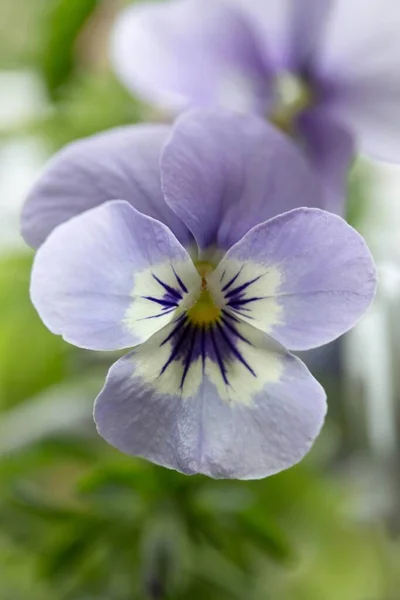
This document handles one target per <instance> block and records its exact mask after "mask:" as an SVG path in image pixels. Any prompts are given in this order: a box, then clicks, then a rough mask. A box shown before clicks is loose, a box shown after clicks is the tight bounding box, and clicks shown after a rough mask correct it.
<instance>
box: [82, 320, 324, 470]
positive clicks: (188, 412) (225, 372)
mask: <svg viewBox="0 0 400 600" xmlns="http://www.w3.org/2000/svg"><path fill="white" fill-rule="evenodd" d="M238 331H239V333H240V335H241V337H242V339H240V340H239V341H238V340H236V342H235V343H234V345H235V348H236V352H237V354H232V353H231V354H229V353H228V354H226V353H224V352H222V361H223V365H224V366H223V369H221V364H220V363H219V361H218V360H217V359H216V356H215V346H214V342H213V341H212V340H211V339H209V340H208V341H206V344H205V348H206V350H205V360H204V361H203V359H202V357H201V353H197V351H196V348H195V347H194V348H193V344H192V350H191V352H192V358H193V360H192V362H191V365H190V369H189V371H188V372H187V373H186V376H184V374H185V368H186V364H187V362H186V361H185V355H184V356H181V357H180V359H177V360H176V361H174V362H173V364H171V365H170V368H168V369H164V370H163V365H164V366H165V364H166V360H167V357H168V355H169V351H170V349H169V348H168V345H164V346H162V344H163V340H165V339H166V338H165V334H166V332H165V330H164V331H163V332H159V333H158V334H156V335H155V336H153V338H151V340H149V341H148V342H147V343H146V344H144V345H143V346H141V347H140V348H138V349H137V350H135V351H134V352H132V353H131V354H130V355H128V356H126V357H124V358H122V359H121V360H120V361H118V362H117V363H116V364H115V365H114V366H113V367H112V368H111V370H110V372H109V375H108V377H107V381H106V384H105V387H104V389H103V390H102V392H101V393H100V395H99V396H98V398H97V400H96V403H95V410H94V416H95V421H96V423H97V427H98V431H99V433H100V435H102V436H103V437H104V438H105V439H106V440H107V441H108V442H109V443H110V444H112V445H113V446H115V447H117V448H119V449H120V450H121V451H123V452H126V453H127V454H131V455H136V456H141V457H144V458H146V459H148V460H151V461H152V462H155V463H156V464H160V465H162V466H165V467H168V468H171V469H176V470H177V471H180V472H182V473H185V474H195V473H203V474H205V475H208V476H210V477H214V478H236V479H258V478H262V477H266V476H269V475H272V474H274V473H277V472H279V471H281V470H283V469H286V468H288V467H291V466H292V465H294V464H295V463H297V462H298V461H300V460H301V459H302V458H303V457H304V455H305V454H306V453H307V452H308V450H309V449H310V447H311V445H312V443H313V441H314V439H315V438H316V437H317V435H318V433H319V431H320V429H321V427H322V424H323V421H324V416H325V412H326V401H325V393H324V391H323V389H322V388H321V386H320V385H319V384H318V382H317V381H316V380H315V379H314V378H313V377H312V376H311V375H310V373H309V371H308V370H307V368H306V367H305V365H304V364H303V363H302V362H301V361H300V360H299V359H297V358H295V357H294V356H292V355H291V354H289V353H288V352H286V351H285V350H284V349H283V348H282V347H281V346H280V345H278V344H276V343H274V342H273V341H272V340H271V339H270V338H269V337H268V336H266V335H264V334H262V333H261V332H259V331H257V330H255V329H253V328H252V327H251V326H249V325H245V324H241V325H240V326H239V329H238ZM167 337H168V336H167ZM231 339H232V338H231ZM214 341H215V340H214ZM221 344H222V339H221V338H220V339H219V341H218V343H217V346H218V345H219V346H220V347H222V346H221ZM211 345H213V348H211ZM194 346H195V345H194ZM239 355H240V356H241V359H239V358H238V356H239ZM183 378H184V385H183V386H182V379H183Z"/></svg>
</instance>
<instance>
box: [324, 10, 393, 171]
mask: <svg viewBox="0 0 400 600" xmlns="http://www.w3.org/2000/svg"><path fill="white" fill-rule="evenodd" d="M355 23H356V24H357V26H356V27H355V25H354V24H355ZM399 31H400V4H399V2H397V0H368V1H367V2H365V0H352V1H351V2H349V1H348V0H336V1H335V3H334V10H332V13H331V16H330V19H329V23H328V26H327V28H326V32H325V36H324V42H323V44H322V45H321V47H320V49H319V52H318V55H317V56H316V64H315V71H316V73H317V75H318V76H319V77H320V78H321V80H322V81H323V82H324V85H325V86H326V87H327V93H326V96H327V102H328V103H329V108H330V110H331V111H332V115H333V116H334V117H335V118H336V119H337V120H339V119H340V120H341V121H342V122H343V123H345V124H346V126H347V127H349V128H350V129H351V130H352V131H353V132H354V133H355V134H356V135H357V137H358V138H359V141H360V149H361V150H362V151H363V152H366V153H369V154H372V155H374V156H376V157H378V158H382V159H385V160H393V161H399V160H400V102H399V97H400V76H399V73H400V35H399Z"/></svg>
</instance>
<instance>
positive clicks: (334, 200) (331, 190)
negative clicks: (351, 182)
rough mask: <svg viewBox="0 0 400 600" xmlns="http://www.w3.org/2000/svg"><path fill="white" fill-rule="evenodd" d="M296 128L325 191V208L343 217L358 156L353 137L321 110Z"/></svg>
mask: <svg viewBox="0 0 400 600" xmlns="http://www.w3.org/2000/svg"><path fill="white" fill-rule="evenodd" d="M297 128H298V132H299V134H300V138H301V139H302V141H303V143H304V145H305V150H306V152H307V154H308V156H309V158H310V160H311V163H312V165H313V166H314V168H315V170H316V172H317V173H318V174H319V176H320V177H321V181H322V185H323V186H324V188H325V203H324V206H323V208H324V209H325V210H329V212H333V213H336V214H339V215H343V214H344V203H345V200H346V196H347V184H348V175H349V171H350V167H351V164H352V162H353V159H354V156H355V143H354V139H353V135H352V134H351V132H350V131H349V130H348V129H347V128H346V127H344V126H342V125H340V124H339V123H337V122H336V121H335V120H334V119H332V118H331V117H330V116H329V114H327V113H326V111H324V110H322V109H320V110H317V109H313V110H309V111H306V112H303V113H302V114H301V115H300V116H299V117H298V120H297Z"/></svg>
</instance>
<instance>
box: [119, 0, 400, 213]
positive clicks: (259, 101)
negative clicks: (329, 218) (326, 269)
mask: <svg viewBox="0 0 400 600" xmlns="http://www.w3.org/2000/svg"><path fill="white" fill-rule="evenodd" d="M399 32H400V4H399V2H398V0H169V1H165V2H162V3H161V2H152V3H151V2H150V3H146V4H137V3H136V4H135V5H133V6H130V7H128V8H126V9H125V10H124V11H122V13H121V14H120V16H119V18H118V19H117V22H116V25H115V28H114V32H113V35H112V45H111V46H112V51H111V53H112V61H113V64H114V67H115V70H116V73H117V74H118V75H119V77H120V79H121V80H122V81H123V82H124V83H125V84H126V85H127V86H128V88H130V89H131V90H132V91H133V92H134V93H138V94H141V95H142V96H143V97H144V98H145V99H147V100H149V101H151V102H153V103H158V104H161V105H163V106H169V107H171V108H173V109H174V110H180V109H181V108H182V107H185V106H187V105H188V104H192V105H197V106H202V107H204V106H209V105H223V106H228V107H230V108H235V109H239V110H243V111H250V112H257V113H260V114H263V115H267V116H268V118H269V119H270V120H272V121H274V122H275V123H276V124H278V125H280V126H281V127H282V128H283V129H285V130H286V131H288V132H290V133H291V134H293V135H294V136H295V137H297V138H298V140H299V141H300V143H301V145H302V146H303V147H304V148H305V150H306V151H307V153H308V156H309V158H310V160H311V161H312V163H313V164H314V165H315V166H316V170H317V173H318V174H319V176H320V177H321V178H322V181H323V183H324V185H325V190H326V200H325V201H326V205H325V206H326V208H327V209H329V210H333V211H335V212H341V210H342V203H343V199H344V198H345V185H346V178H347V173H348V169H349V166H350V164H351V161H352V158H353V156H354V151H355V149H356V146H357V147H358V149H359V150H360V151H362V152H365V153H367V154H370V155H373V156H376V157H378V158H382V159H387V160H392V161H399V160H400V34H399Z"/></svg>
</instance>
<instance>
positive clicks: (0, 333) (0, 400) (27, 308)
mask: <svg viewBox="0 0 400 600" xmlns="http://www.w3.org/2000/svg"><path fill="white" fill-rule="evenodd" d="M31 265H32V256H31V255H30V254H21V255H18V254H17V255H10V256H6V257H3V258H0V407H3V408H6V407H9V406H12V405H14V404H16V403H19V402H22V401H24V400H25V399H26V398H29V397H31V396H34V395H35V394H37V393H38V392H40V391H41V390H43V389H45V388H46V387H48V386H51V385H53V384H54V383H56V382H57V381H60V380H61V379H63V378H64V377H65V376H66V375H67V372H68V356H69V348H68V346H67V345H66V344H64V343H63V341H62V340H61V339H60V338H58V337H56V336H54V335H52V334H51V333H50V332H49V331H48V330H47V329H46V328H45V327H44V325H43V323H42V322H41V321H40V319H39V318H38V316H37V314H36V312H35V310H34V308H33V306H32V305H31V302H30V299H29V278H30V269H31Z"/></svg>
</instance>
